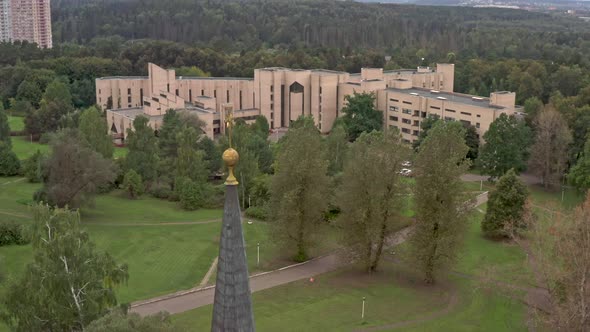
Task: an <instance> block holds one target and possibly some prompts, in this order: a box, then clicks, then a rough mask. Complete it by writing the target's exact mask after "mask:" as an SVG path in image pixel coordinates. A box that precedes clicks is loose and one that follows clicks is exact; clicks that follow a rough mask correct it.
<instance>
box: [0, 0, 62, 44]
mask: <svg viewBox="0 0 590 332" xmlns="http://www.w3.org/2000/svg"><path fill="white" fill-rule="evenodd" d="M49 1H50V0H0V42H2V41H8V42H10V41H17V40H26V41H29V42H31V43H36V44H37V45H38V46H39V47H41V48H51V47H53V43H52V37H51V10H50V5H49Z"/></svg>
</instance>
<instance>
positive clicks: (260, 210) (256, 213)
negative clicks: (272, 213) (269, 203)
mask: <svg viewBox="0 0 590 332" xmlns="http://www.w3.org/2000/svg"><path fill="white" fill-rule="evenodd" d="M245 214H246V217H250V218H254V219H258V220H266V219H267V218H268V209H266V208H265V207H261V206H251V207H249V208H247V209H246V212H245Z"/></svg>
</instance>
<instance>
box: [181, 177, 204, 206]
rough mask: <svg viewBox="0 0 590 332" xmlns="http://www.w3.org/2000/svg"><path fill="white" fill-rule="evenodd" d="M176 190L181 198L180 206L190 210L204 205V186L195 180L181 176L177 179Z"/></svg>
mask: <svg viewBox="0 0 590 332" xmlns="http://www.w3.org/2000/svg"><path fill="white" fill-rule="evenodd" d="M175 189H176V192H177V193H178V197H179V199H180V206H181V207H182V208H183V209H185V210H189V211H193V210H196V209H198V208H200V207H202V206H203V204H204V201H205V200H204V195H203V187H202V186H201V185H199V184H198V183H195V182H194V181H193V180H191V179H189V178H186V177H181V178H179V179H177V181H176V188H175Z"/></svg>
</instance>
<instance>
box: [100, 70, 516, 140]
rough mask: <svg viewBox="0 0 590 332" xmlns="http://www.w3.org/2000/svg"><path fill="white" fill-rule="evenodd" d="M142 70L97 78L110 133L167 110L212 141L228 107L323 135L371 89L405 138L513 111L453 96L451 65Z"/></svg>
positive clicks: (509, 102) (509, 99)
mask: <svg viewBox="0 0 590 332" xmlns="http://www.w3.org/2000/svg"><path fill="white" fill-rule="evenodd" d="M148 73H149V75H148V76H146V77H104V78H99V79H97V80H96V101H97V104H98V105H100V106H101V108H102V109H103V110H106V111H107V115H108V116H107V120H108V122H109V128H111V132H112V133H113V134H114V136H115V137H116V138H119V139H121V140H124V139H125V137H126V136H127V132H126V130H127V129H129V128H132V126H131V123H132V121H133V118H134V117H135V116H137V115H139V114H143V115H146V116H148V117H150V124H153V128H154V129H155V130H157V129H158V128H159V127H160V126H161V119H162V117H163V115H164V113H165V112H166V110H168V109H170V108H174V109H177V110H180V109H182V110H186V111H189V112H196V114H197V115H199V117H200V118H201V119H202V120H203V121H205V123H206V127H205V128H204V130H205V132H206V133H207V135H208V136H210V137H211V138H213V137H214V136H215V135H217V134H221V133H223V132H224V126H223V125H222V124H223V123H224V122H225V110H226V109H227V108H232V109H233V110H235V112H234V117H235V118H242V119H244V120H245V121H246V122H250V121H253V120H254V119H255V117H256V116H257V115H263V116H265V117H266V118H267V120H268V122H269V124H270V128H271V129H273V130H274V129H279V128H287V127H289V125H290V123H291V122H292V121H294V120H296V119H297V118H298V117H299V116H301V115H311V116H313V118H314V121H315V122H316V125H317V126H318V129H319V130H320V131H321V132H322V133H328V132H330V130H331V129H332V125H333V123H334V120H336V118H337V117H339V116H340V115H341V114H342V108H343V107H345V104H346V99H345V98H346V96H348V95H351V94H354V93H355V92H368V93H374V94H375V96H376V107H377V109H378V110H380V111H382V112H383V118H384V125H385V127H386V128H393V127H397V128H398V129H399V130H400V131H401V132H402V136H403V139H404V140H405V141H407V142H412V141H413V140H415V139H416V138H417V133H419V131H420V125H421V122H422V120H423V119H424V118H426V117H427V116H428V115H429V114H433V115H438V116H440V117H441V118H446V119H448V120H457V121H463V122H469V123H470V124H472V125H474V126H475V127H476V128H477V131H478V134H480V136H481V135H483V133H484V132H485V131H486V130H487V129H488V128H489V125H490V124H491V122H492V121H493V120H494V119H495V118H496V117H497V116H498V115H499V114H501V113H507V114H513V113H514V112H515V104H514V103H515V94H514V93H510V92H495V93H492V94H491V96H490V98H483V97H476V96H468V95H463V94H457V93H453V87H454V75H455V68H454V65H453V64H438V65H437V66H436V68H428V67H419V68H418V69H416V70H392V71H383V69H381V68H363V69H362V70H361V73H358V74H350V73H346V72H338V71H330V70H303V69H288V68H278V67H273V68H261V69H256V70H255V71H254V78H253V79H252V78H232V77H223V78H211V77H182V76H180V77H176V76H175V72H174V70H165V69H162V68H160V67H158V66H156V65H154V64H151V63H150V64H149V65H148Z"/></svg>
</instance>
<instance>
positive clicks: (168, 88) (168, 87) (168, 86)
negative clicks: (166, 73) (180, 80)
mask: <svg viewBox="0 0 590 332" xmlns="http://www.w3.org/2000/svg"><path fill="white" fill-rule="evenodd" d="M166 89H167V90H168V92H170V83H168V84H166Z"/></svg>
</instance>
